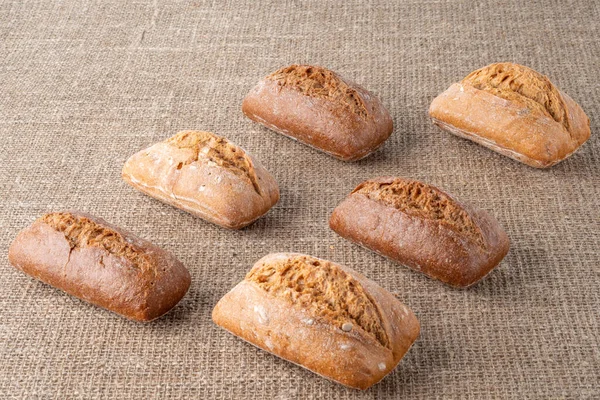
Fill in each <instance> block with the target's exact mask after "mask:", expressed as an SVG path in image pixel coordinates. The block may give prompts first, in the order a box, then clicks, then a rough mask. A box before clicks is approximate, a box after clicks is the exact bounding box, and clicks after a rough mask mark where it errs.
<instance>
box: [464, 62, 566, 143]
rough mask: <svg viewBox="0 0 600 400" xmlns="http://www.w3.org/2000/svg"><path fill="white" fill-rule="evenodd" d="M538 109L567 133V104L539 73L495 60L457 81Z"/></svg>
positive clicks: (532, 108)
mask: <svg viewBox="0 0 600 400" xmlns="http://www.w3.org/2000/svg"><path fill="white" fill-rule="evenodd" d="M461 83H462V84H466V85H471V86H473V87H474V88H476V89H479V90H483V91H486V92H488V93H491V94H493V95H495V96H498V97H501V98H503V99H505V100H509V101H513V102H515V103H519V104H522V105H524V106H525V107H527V108H528V109H529V110H531V111H537V112H541V113H543V114H544V115H546V116H548V117H550V118H552V119H554V120H555V121H556V122H558V123H560V124H561V125H562V126H563V127H564V128H565V129H566V130H567V132H570V125H569V116H568V114H567V106H566V104H565V100H564V99H563V97H562V95H561V94H560V91H559V90H558V89H557V88H556V86H554V84H552V82H550V80H549V79H548V78H547V77H546V76H544V75H542V74H540V73H539V72H537V71H535V70H533V69H531V68H528V67H525V66H523V65H518V64H513V63H497V64H491V65H488V66H487V67H483V68H481V69H478V70H477V71H473V72H471V73H470V74H469V75H468V76H467V77H466V78H464V79H463V80H462V82H461Z"/></svg>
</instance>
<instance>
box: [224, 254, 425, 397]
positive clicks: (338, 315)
mask: <svg viewBox="0 0 600 400" xmlns="http://www.w3.org/2000/svg"><path fill="white" fill-rule="evenodd" d="M213 320H214V321H215V323H216V324H217V325H219V326H221V327H223V328H225V329H226V330H228V331H230V332H231V333H233V334H234V335H236V336H239V337H241V338H242V339H244V340H246V341H248V342H250V343H252V344H254V345H256V346H258V347H260V348H261V349H263V350H266V351H268V352H270V353H272V354H275V355H277V356H279V357H281V358H284V359H286V360H288V361H291V362H293V363H296V364H298V365H301V366H303V367H304V368H307V369H309V370H311V371H313V372H315V373H317V374H319V375H321V376H324V377H326V378H329V379H332V380H334V381H336V382H339V383H341V384H344V385H347V386H350V387H353V388H358V389H366V388H368V387H369V386H371V385H373V384H375V383H377V382H378V381H379V380H381V379H382V378H383V377H384V376H385V375H387V374H388V373H389V372H390V371H392V370H393V369H394V368H395V367H396V365H397V364H398V363H399V362H400V360H401V359H402V357H403V356H404V354H405V353H406V352H407V351H408V349H409V348H410V346H411V345H412V344H413V342H414V341H415V340H416V338H417V337H418V335H419V322H418V321H417V318H416V317H415V315H414V314H413V313H412V311H411V310H409V309H408V308H407V307H406V306H404V305H403V304H402V303H400V302H399V301H398V300H397V299H396V298H395V297H394V295H392V294H391V293H389V292H388V291H386V290H385V289H383V288H381V287H380V286H378V285H377V284H376V283H374V282H373V281H370V280H369V279H367V278H365V277H364V276H363V275H361V274H359V273H357V272H356V271H354V270H352V269H350V268H347V267H343V266H341V265H338V264H335V263H332V262H330V261H326V260H321V259H318V258H315V257H311V256H307V255H303V254H296V253H276V254H270V255H268V256H265V257H263V258H262V259H260V260H259V261H258V262H257V263H256V264H255V265H254V267H253V268H252V270H251V271H250V272H249V273H248V275H246V279H244V280H243V281H242V282H240V283H239V284H238V285H237V286H236V287H235V288H233V289H232V290H231V291H230V292H229V293H227V294H226V295H225V296H224V297H223V298H222V299H221V300H220V301H219V302H218V303H217V305H216V307H215V309H214V311H213Z"/></svg>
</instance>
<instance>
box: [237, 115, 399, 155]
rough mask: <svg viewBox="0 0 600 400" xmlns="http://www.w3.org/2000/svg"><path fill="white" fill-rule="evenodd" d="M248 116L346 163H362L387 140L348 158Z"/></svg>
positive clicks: (257, 118)
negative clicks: (361, 161)
mask: <svg viewBox="0 0 600 400" xmlns="http://www.w3.org/2000/svg"><path fill="white" fill-rule="evenodd" d="M246 116H247V117H248V118H250V119H251V120H253V121H255V122H257V123H259V124H261V125H264V126H265V127H266V128H268V129H270V130H272V131H275V132H277V133H279V134H280V135H282V136H285V137H287V138H289V139H292V140H294V141H296V142H298V143H302V144H303V145H305V146H308V147H310V148H311V149H314V150H317V151H320V152H322V153H325V154H327V155H329V156H331V157H334V158H337V159H338V160H341V161H345V162H354V161H360V160H362V159H364V158H367V157H368V156H370V155H371V154H373V153H374V152H375V151H376V150H377V149H379V148H380V147H381V146H383V144H384V143H385V140H383V141H382V142H381V143H378V144H377V145H376V146H374V147H371V148H369V149H368V150H367V152H366V153H364V154H363V153H362V152H361V153H359V155H358V156H356V157H346V156H343V155H341V154H340V153H335V152H333V151H329V150H325V149H323V148H321V147H317V146H315V145H313V144H311V143H308V142H306V141H304V140H302V139H300V138H298V137H296V136H292V134H290V133H289V131H287V130H286V129H282V128H279V127H278V126H276V125H273V124H271V123H269V122H267V121H265V120H264V119H263V118H261V117H259V116H258V115H256V114H250V113H246ZM386 140H387V138H386Z"/></svg>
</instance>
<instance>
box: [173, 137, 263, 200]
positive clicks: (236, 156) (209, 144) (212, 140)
mask: <svg viewBox="0 0 600 400" xmlns="http://www.w3.org/2000/svg"><path fill="white" fill-rule="evenodd" d="M165 142H166V143H169V144H171V145H173V146H176V147H178V148H180V149H182V148H186V149H193V150H194V152H195V156H194V158H192V159H190V160H189V161H187V162H186V163H182V164H181V165H179V166H178V168H181V166H182V165H187V164H191V163H193V162H196V161H198V158H199V157H200V153H201V152H202V153H203V154H204V155H205V156H206V157H207V158H208V159H209V160H210V161H212V162H214V163H215V164H217V165H219V166H221V167H223V168H226V169H229V170H230V171H231V172H233V173H235V174H236V175H239V176H242V177H244V178H246V179H248V180H249V181H250V183H252V186H253V187H254V190H255V191H256V193H258V194H259V195H261V190H260V184H259V182H258V177H257V175H256V171H255V169H254V165H253V163H252V160H251V159H250V157H249V156H248V155H247V154H246V152H245V151H244V150H243V149H242V148H240V147H238V146H236V145H234V144H233V143H231V142H230V141H229V140H227V139H225V138H224V137H221V136H218V135H215V134H214V133H211V132H203V131H183V132H179V133H178V134H176V135H175V136H173V137H171V138H169V139H167V140H166V141H165Z"/></svg>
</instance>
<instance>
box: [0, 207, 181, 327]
mask: <svg viewBox="0 0 600 400" xmlns="http://www.w3.org/2000/svg"><path fill="white" fill-rule="evenodd" d="M8 258H9V261H10V263H11V264H12V265H13V266H14V267H16V268H17V269H19V270H21V271H23V272H25V273H26V274H28V275H31V276H33V277H34V278H36V279H39V280H41V281H42V282H45V283H47V284H49V285H52V286H54V287H56V288H58V289H61V290H63V291H65V292H67V293H69V294H71V295H73V296H76V297H78V298H80V299H82V300H85V301H87V302H89V303H92V304H95V305H97V306H100V307H103V308H105V309H107V310H110V311H113V312H115V313H117V314H120V315H122V316H124V317H126V318H129V319H132V320H135V321H150V320H153V319H155V318H158V317H160V316H161V315H163V314H165V313H166V312H168V311H169V310H170V309H171V308H173V307H174V306H175V305H176V304H177V303H178V302H179V300H181V298H182V297H183V296H184V295H185V293H186V292H187V290H188V288H189V286H190V281H191V279H190V274H189V272H188V271H187V269H185V267H184V266H183V264H182V263H181V262H180V261H179V260H177V259H176V258H175V256H173V255H172V254H171V253H169V252H167V251H165V250H162V249H160V248H158V247H157V246H155V245H153V244H152V243H150V242H148V241H146V240H143V239H140V238H137V237H135V236H134V235H132V234H130V233H127V232H125V231H123V230H121V229H119V228H117V227H115V226H114V225H111V224H109V223H107V222H106V221H104V220H102V219H100V218H96V217H92V216H90V215H88V214H84V213H79V212H56V213H50V214H46V215H44V216H43V217H41V218H39V219H37V220H36V221H35V222H34V223H33V224H32V225H30V226H29V227H27V228H25V229H24V230H22V231H21V232H20V233H19V234H18V236H17V237H16V239H15V240H14V241H13V243H12V245H11V246H10V248H9V251H8Z"/></svg>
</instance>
